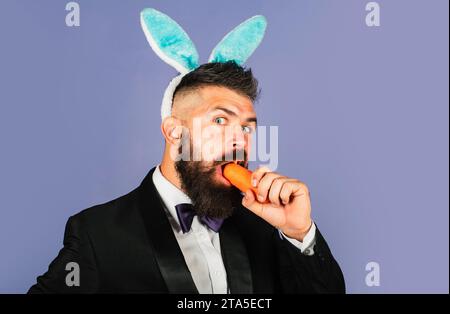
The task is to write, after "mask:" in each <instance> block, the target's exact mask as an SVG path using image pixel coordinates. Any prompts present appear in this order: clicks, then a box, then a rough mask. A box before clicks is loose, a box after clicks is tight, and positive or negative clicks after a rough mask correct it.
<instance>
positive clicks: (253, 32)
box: [208, 15, 267, 65]
mask: <svg viewBox="0 0 450 314" xmlns="http://www.w3.org/2000/svg"><path fill="white" fill-rule="evenodd" d="M266 27H267V21H266V18H265V17H264V16H262V15H256V16H254V17H252V18H250V19H248V20H246V21H245V22H243V23H241V24H240V25H238V26H237V27H236V28H235V29H233V30H232V31H231V32H229V33H228V34H227V35H226V36H225V37H224V38H223V39H222V40H221V41H220V43H219V44H217V46H216V47H215V48H214V50H213V51H212V53H211V56H210V57H209V60H208V62H227V61H235V62H236V63H237V64H239V65H242V64H244V63H245V61H246V60H247V59H248V58H249V57H250V56H251V55H252V53H253V52H254V51H255V49H256V48H257V47H258V46H259V44H260V43H261V41H262V39H263V37H264V33H265V30H266Z"/></svg>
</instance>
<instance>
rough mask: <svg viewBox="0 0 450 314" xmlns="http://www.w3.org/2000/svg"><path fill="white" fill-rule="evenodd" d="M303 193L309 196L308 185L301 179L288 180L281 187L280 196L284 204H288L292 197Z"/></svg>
mask: <svg viewBox="0 0 450 314" xmlns="http://www.w3.org/2000/svg"><path fill="white" fill-rule="evenodd" d="M303 194H304V195H307V196H309V191H308V187H307V186H306V185H305V184H303V183H301V182H299V181H286V182H285V183H284V184H283V186H282V188H281V192H280V198H281V200H282V202H283V204H288V203H289V202H290V200H291V197H296V196H301V195H303Z"/></svg>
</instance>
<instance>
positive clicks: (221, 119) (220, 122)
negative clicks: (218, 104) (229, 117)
mask: <svg viewBox="0 0 450 314" xmlns="http://www.w3.org/2000/svg"><path fill="white" fill-rule="evenodd" d="M225 122H226V119H225V118H224V117H219V118H215V119H214V123H217V124H225Z"/></svg>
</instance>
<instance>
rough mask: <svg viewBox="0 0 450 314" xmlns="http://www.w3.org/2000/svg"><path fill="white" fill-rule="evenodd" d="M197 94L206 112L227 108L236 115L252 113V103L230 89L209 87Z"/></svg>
mask: <svg viewBox="0 0 450 314" xmlns="http://www.w3.org/2000/svg"><path fill="white" fill-rule="evenodd" d="M199 92H200V95H201V98H202V100H203V104H204V105H205V109H206V110H207V111H211V110H215V109H219V108H227V109H229V110H233V111H234V112H236V113H244V112H250V113H254V108H253V102H252V101H251V100H250V99H249V98H248V97H247V96H244V95H241V94H239V93H237V92H235V91H233V90H231V89H228V88H225V87H218V86H211V87H207V88H202V90H200V91H199Z"/></svg>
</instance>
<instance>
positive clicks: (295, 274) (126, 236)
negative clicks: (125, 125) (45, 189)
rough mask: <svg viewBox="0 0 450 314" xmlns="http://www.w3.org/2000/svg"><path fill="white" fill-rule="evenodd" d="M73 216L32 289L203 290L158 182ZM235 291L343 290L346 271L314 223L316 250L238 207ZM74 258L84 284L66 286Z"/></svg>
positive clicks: (227, 247)
mask: <svg viewBox="0 0 450 314" xmlns="http://www.w3.org/2000/svg"><path fill="white" fill-rule="evenodd" d="M153 171H154V168H153V169H152V170H151V171H150V172H149V174H148V175H147V176H146V177H145V179H144V181H143V182H142V183H141V185H140V186H139V187H138V188H136V189H135V190H133V191H132V192H130V193H129V194H127V195H124V196H122V197H120V198H118V199H116V200H113V201H110V202H108V203H106V204H102V205H97V206H94V207H91V208H89V209H86V210H84V211H82V212H80V213H79V214H76V215H74V216H72V217H70V218H69V220H68V222H67V225H66V230H65V235H64V247H63V248H62V250H61V251H60V252H59V254H58V256H57V257H56V259H55V260H54V261H53V262H52V263H51V264H50V266H49V269H48V271H47V272H46V273H45V274H44V275H42V276H39V277H38V278H37V283H36V284H35V285H33V286H32V287H31V288H30V290H29V293H198V291H197V289H196V287H195V285H194V282H193V280H192V277H191V274H190V272H189V270H188V267H187V265H186V262H185V260H184V258H183V254H182V252H181V250H180V248H179V246H178V243H177V240H176V238H175V236H174V234H173V231H172V228H171V226H170V224H169V221H168V219H167V216H166V213H165V211H164V208H163V205H162V202H161V200H160V198H159V194H158V192H157V190H156V188H155V186H154V184H153V180H152V174H153ZM219 232H220V245H221V251H222V257H223V260H224V265H225V268H226V271H227V281H228V287H229V289H230V292H231V293H344V292H345V284H344V278H343V275H342V272H341V270H340V268H339V266H338V264H337V262H336V261H335V260H334V258H333V256H332V255H331V252H330V249H329V248H328V246H327V244H326V242H325V240H324V239H323V237H322V235H321V234H320V232H319V231H317V234H316V237H317V242H316V246H315V248H314V250H315V254H314V255H313V256H306V255H303V254H302V253H301V252H300V250H299V249H298V248H296V247H295V246H293V245H292V244H291V243H289V242H288V241H286V240H283V239H281V238H280V237H279V234H278V231H277V230H276V229H275V228H274V227H272V226H271V225H269V224H268V223H266V222H265V221H264V220H262V219H260V218H259V217H258V216H256V215H254V214H253V213H251V212H250V211H249V210H247V209H246V208H243V207H241V208H238V209H236V210H235V211H234V213H233V215H232V216H231V217H230V218H228V219H226V220H225V222H224V224H223V225H222V228H221V229H220V231H219ZM70 262H76V263H78V265H79V268H80V285H79V286H72V287H69V286H68V285H67V284H66V276H67V275H68V274H69V273H70V268H69V270H66V265H67V264H68V263H70Z"/></svg>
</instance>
